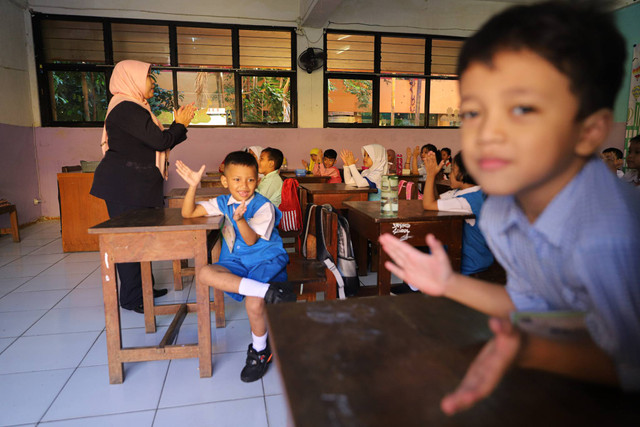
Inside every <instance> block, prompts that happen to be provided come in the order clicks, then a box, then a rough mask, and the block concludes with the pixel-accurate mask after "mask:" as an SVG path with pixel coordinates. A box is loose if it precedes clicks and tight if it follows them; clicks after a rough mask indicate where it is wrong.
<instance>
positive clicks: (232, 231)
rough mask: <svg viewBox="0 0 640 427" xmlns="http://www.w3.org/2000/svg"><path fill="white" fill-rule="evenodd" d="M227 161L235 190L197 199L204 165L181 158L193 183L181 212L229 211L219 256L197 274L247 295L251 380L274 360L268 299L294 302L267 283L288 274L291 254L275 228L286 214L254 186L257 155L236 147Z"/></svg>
mask: <svg viewBox="0 0 640 427" xmlns="http://www.w3.org/2000/svg"><path fill="white" fill-rule="evenodd" d="M224 164H225V168H224V175H223V176H222V177H221V178H220V180H221V182H222V185H223V186H224V187H225V188H228V189H229V193H230V194H227V195H222V196H218V197H216V198H213V199H210V200H208V201H205V202H198V203H196V202H195V192H196V188H197V187H198V183H199V182H200V178H201V177H202V174H203V173H204V169H205V166H204V165H203V166H202V167H201V168H200V170H199V171H197V172H195V171H193V170H191V169H189V167H188V166H186V165H185V164H184V163H182V162H181V161H177V162H176V167H177V171H178V174H179V175H180V176H181V177H182V178H183V179H184V180H185V181H186V182H187V184H189V189H188V191H187V194H186V195H185V199H184V204H183V205H182V216H183V217H185V218H194V217H199V216H213V215H224V216H225V223H224V226H223V229H222V230H221V232H222V235H223V239H224V241H223V242H222V250H221V253H220V260H219V261H218V262H217V263H215V264H212V265H207V266H205V267H203V268H202V269H201V270H200V271H199V272H198V275H199V278H200V280H201V281H202V282H203V283H205V284H207V285H209V286H212V287H214V288H217V289H220V290H223V291H225V292H227V293H229V295H230V296H231V297H232V298H234V299H236V300H242V299H244V300H245V307H246V309H247V314H248V315H249V324H250V325H251V336H252V338H253V340H252V343H251V344H249V349H248V351H247V360H246V366H245V367H244V369H242V372H241V374H240V379H241V380H242V381H244V382H252V381H256V380H258V379H260V378H262V376H263V375H264V374H265V372H266V371H267V364H268V363H269V362H271V349H270V347H269V343H268V341H267V326H266V321H265V317H264V316H265V310H264V305H265V303H281V302H295V301H296V296H295V294H294V293H293V292H292V291H291V290H290V289H288V288H286V287H285V286H283V285H278V284H275V283H272V284H269V283H268V282H283V281H286V280H287V270H286V267H287V263H288V262H289V256H288V255H287V252H286V251H285V250H284V247H283V246H282V239H281V238H280V236H279V235H278V230H277V229H276V227H277V225H278V223H279V222H280V218H281V217H282V214H281V213H280V211H279V210H278V209H276V208H275V207H274V206H273V204H272V203H271V202H269V200H268V199H267V198H266V197H264V196H263V195H261V194H259V193H256V192H255V190H256V186H257V181H258V164H257V162H256V159H255V158H254V157H253V156H252V155H251V154H249V153H246V152H242V151H234V152H232V153H230V154H228V155H227V157H226V158H225V159H224Z"/></svg>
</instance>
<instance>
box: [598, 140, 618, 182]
mask: <svg viewBox="0 0 640 427" xmlns="http://www.w3.org/2000/svg"><path fill="white" fill-rule="evenodd" d="M601 157H602V160H603V161H604V163H605V164H606V165H607V167H608V168H609V169H610V170H611V172H613V173H615V174H616V176H617V177H618V178H622V176H623V175H624V172H622V171H621V170H620V168H622V165H623V164H624V160H623V158H622V157H623V156H622V151H620V150H618V149H617V148H614V147H609V148H605V149H604V150H602V156H601Z"/></svg>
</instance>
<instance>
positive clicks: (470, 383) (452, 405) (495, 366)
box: [440, 317, 522, 415]
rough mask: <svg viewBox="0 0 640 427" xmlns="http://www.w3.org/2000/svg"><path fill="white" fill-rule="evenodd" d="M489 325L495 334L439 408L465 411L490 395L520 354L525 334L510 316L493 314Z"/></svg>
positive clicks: (445, 410) (447, 412)
mask: <svg viewBox="0 0 640 427" xmlns="http://www.w3.org/2000/svg"><path fill="white" fill-rule="evenodd" d="M489 327H490V328H491V330H492V331H493V333H494V334H495V337H494V338H493V339H492V340H491V341H489V342H488V343H487V344H485V346H484V347H483V348H482V351H480V353H479V354H478V356H476V358H475V359H474V361H473V362H472V363H471V365H470V366H469V369H468V370H467V373H466V374H465V376H464V378H463V379H462V382H461V383H460V385H459V386H458V388H457V389H456V390H455V391H454V392H453V393H451V394H448V395H447V396H445V397H444V398H443V399H442V401H441V402H440V408H441V409H442V411H443V412H444V413H446V414H448V415H452V414H455V413H456V412H459V411H464V410H465V409H468V408H470V407H472V406H473V405H475V404H476V403H477V402H479V401H480V400H482V399H484V398H485V397H487V396H488V395H490V394H491V392H493V390H494V389H495V388H496V386H497V385H498V383H499V382H500V380H501V379H502V377H503V376H504V374H505V373H506V372H507V370H508V369H509V367H510V366H511V365H512V364H513V363H514V361H515V359H516V356H517V355H518V351H519V350H520V347H521V345H522V337H521V334H520V333H519V332H518V330H517V329H516V328H514V327H513V325H512V324H511V322H509V320H508V319H499V318H497V317H492V318H491V319H489Z"/></svg>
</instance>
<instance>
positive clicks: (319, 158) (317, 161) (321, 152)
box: [316, 148, 323, 163]
mask: <svg viewBox="0 0 640 427" xmlns="http://www.w3.org/2000/svg"><path fill="white" fill-rule="evenodd" d="M322 155H323V151H322V148H318V157H316V159H317V160H316V163H322Z"/></svg>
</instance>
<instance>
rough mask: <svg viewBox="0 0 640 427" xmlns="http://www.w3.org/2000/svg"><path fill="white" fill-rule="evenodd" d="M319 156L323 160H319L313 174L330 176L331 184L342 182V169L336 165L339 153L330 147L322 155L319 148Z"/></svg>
mask: <svg viewBox="0 0 640 427" xmlns="http://www.w3.org/2000/svg"><path fill="white" fill-rule="evenodd" d="M318 158H320V159H322V162H317V163H316V164H315V166H314V167H313V174H314V175H318V176H330V177H331V178H329V184H340V183H341V182H342V178H340V171H339V170H338V168H337V167H335V166H334V164H335V163H336V159H337V158H338V153H336V150H332V149H329V150H327V151H326V152H325V153H324V156H323V155H322V150H320V149H319V150H318Z"/></svg>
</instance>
